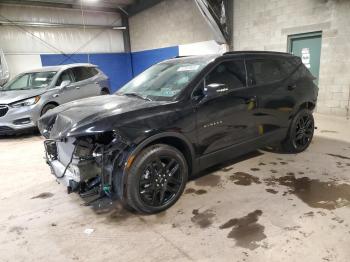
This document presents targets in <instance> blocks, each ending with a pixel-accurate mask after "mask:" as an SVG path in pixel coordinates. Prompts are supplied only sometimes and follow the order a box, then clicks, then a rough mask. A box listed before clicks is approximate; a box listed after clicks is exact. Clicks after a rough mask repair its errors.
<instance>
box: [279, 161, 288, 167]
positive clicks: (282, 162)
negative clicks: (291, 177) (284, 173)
mask: <svg viewBox="0 0 350 262" xmlns="http://www.w3.org/2000/svg"><path fill="white" fill-rule="evenodd" d="M280 164H281V165H283V166H284V165H287V164H288V163H287V162H284V161H281V162H280Z"/></svg>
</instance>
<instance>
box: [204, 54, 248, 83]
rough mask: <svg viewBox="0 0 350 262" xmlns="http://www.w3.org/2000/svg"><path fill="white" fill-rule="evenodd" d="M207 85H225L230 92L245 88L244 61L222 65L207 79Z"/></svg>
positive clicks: (228, 62)
mask: <svg viewBox="0 0 350 262" xmlns="http://www.w3.org/2000/svg"><path fill="white" fill-rule="evenodd" d="M206 84H207V85H209V84H224V85H226V87H227V88H228V89H230V90H233V89H237V88H242V87H245V86H246V72H245V66H244V61H243V60H236V61H227V62H223V63H221V64H220V65H218V66H217V67H216V68H215V69H214V70H213V71H211V72H210V73H209V75H208V76H207V77H206Z"/></svg>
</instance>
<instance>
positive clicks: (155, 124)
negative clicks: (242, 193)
mask: <svg viewBox="0 0 350 262" xmlns="http://www.w3.org/2000/svg"><path fill="white" fill-rule="evenodd" d="M317 93H318V88H317V86H316V85H315V84H314V77H313V76H312V75H311V74H310V72H309V70H308V69H307V68H306V67H305V66H304V65H303V64H302V62H301V59H300V58H298V57H296V56H293V55H290V54H286V53H275V52H230V53H226V54H224V55H220V56H213V55H212V56H195V57H180V58H175V59H171V60H167V61H164V62H162V63H159V64H156V65H154V66H152V67H150V68H149V69H148V70H146V71H145V72H143V73H142V74H140V75H139V76H137V77H136V78H134V79H133V80H131V81H130V82H129V83H128V84H126V85H125V86H124V87H122V88H121V89H120V90H119V91H118V92H116V93H115V94H113V95H110V96H100V97H93V98H87V99H82V100H78V101H75V102H71V103H68V104H65V105H62V106H59V107H57V108H55V109H53V110H51V111H49V112H48V113H47V114H45V115H44V116H43V117H42V118H41V119H40V120H39V128H40V131H41V133H42V134H43V135H44V136H45V138H46V141H45V149H46V156H47V163H48V164H49V165H50V167H51V170H52V173H53V174H54V175H55V176H56V177H57V179H58V180H60V181H61V182H63V183H64V184H65V185H66V186H67V188H68V192H79V194H80V195H81V196H82V197H86V196H92V195H95V194H96V196H106V195H107V196H112V195H114V196H117V197H118V198H119V199H120V200H121V201H122V202H123V203H125V204H127V205H128V206H129V207H131V208H133V209H135V210H137V211H139V212H144V213H155V212H160V211H162V210H164V209H166V208H169V207H170V206H171V205H173V204H174V203H175V202H176V201H177V200H178V198H179V197H180V195H181V194H182V192H183V190H184V188H185V185H186V181H187V180H188V178H189V177H190V176H191V175H192V174H194V173H196V172H198V171H200V170H203V169H206V168H208V167H210V166H213V165H215V164H218V163H220V162H223V161H226V160H229V159H232V158H234V157H237V156H238V155H242V154H245V153H247V152H249V151H253V150H255V149H257V148H261V147H265V146H271V145H277V144H279V145H281V148H283V149H284V150H285V151H286V152H292V153H298V152H301V151H303V150H305V149H306V148H307V147H308V146H309V144H310V142H311V139H312V137H313V132H314V119H313V116H312V112H313V109H314V108H315V105H316V99H317Z"/></svg>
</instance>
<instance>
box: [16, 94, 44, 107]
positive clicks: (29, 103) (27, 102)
mask: <svg viewBox="0 0 350 262" xmlns="http://www.w3.org/2000/svg"><path fill="white" fill-rule="evenodd" d="M39 100H40V96H35V97H32V98H28V99H25V100H22V101H19V102H16V103H13V104H11V106H12V107H22V106H32V105H35V104H36V103H38V102H39Z"/></svg>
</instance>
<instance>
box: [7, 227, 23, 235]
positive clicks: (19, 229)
mask: <svg viewBox="0 0 350 262" xmlns="http://www.w3.org/2000/svg"><path fill="white" fill-rule="evenodd" d="M26 229H27V228H25V227H20V226H14V227H11V228H10V229H9V232H10V233H15V234H17V235H22V234H23V231H24V230H26Z"/></svg>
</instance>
